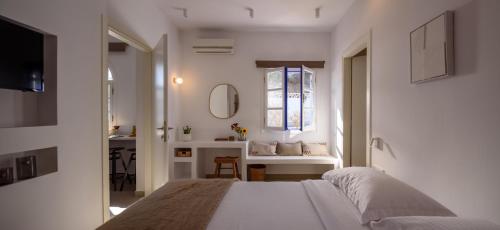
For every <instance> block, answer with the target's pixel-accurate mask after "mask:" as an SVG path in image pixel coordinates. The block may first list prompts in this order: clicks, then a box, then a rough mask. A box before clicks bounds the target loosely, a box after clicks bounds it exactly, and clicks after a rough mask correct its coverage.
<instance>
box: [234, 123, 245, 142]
mask: <svg viewBox="0 0 500 230" xmlns="http://www.w3.org/2000/svg"><path fill="white" fill-rule="evenodd" d="M231 130H233V131H235V132H236V133H237V134H238V140H239V141H246V140H247V134H248V129H247V128H244V127H240V124H238V123H234V124H232V125H231Z"/></svg>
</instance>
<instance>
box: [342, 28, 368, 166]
mask: <svg viewBox="0 0 500 230" xmlns="http://www.w3.org/2000/svg"><path fill="white" fill-rule="evenodd" d="M370 49H371V34H368V35H366V36H364V37H362V38H360V39H359V40H358V41H356V42H354V43H353V44H351V46H350V47H349V48H348V49H347V50H346V51H345V52H344V55H343V60H342V61H343V84H344V85H343V91H344V93H343V97H344V99H343V111H344V112H343V127H344V135H343V143H342V144H343V158H342V166H343V167H350V166H368V167H370V166H371V148H370V139H371V90H370V89H371V75H370V73H371V71H370V66H371V56H370Z"/></svg>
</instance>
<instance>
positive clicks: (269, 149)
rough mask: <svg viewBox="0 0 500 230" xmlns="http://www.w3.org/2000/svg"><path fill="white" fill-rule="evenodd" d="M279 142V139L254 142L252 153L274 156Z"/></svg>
mask: <svg viewBox="0 0 500 230" xmlns="http://www.w3.org/2000/svg"><path fill="white" fill-rule="evenodd" d="M277 144H278V142H277V141H274V142H272V143H265V142H255V141H254V142H252V151H251V154H252V155H257V156H274V155H276V145H277Z"/></svg>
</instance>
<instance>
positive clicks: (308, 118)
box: [304, 109, 314, 127]
mask: <svg viewBox="0 0 500 230" xmlns="http://www.w3.org/2000/svg"><path fill="white" fill-rule="evenodd" d="M313 124H314V109H304V127H308V126H312V125H313Z"/></svg>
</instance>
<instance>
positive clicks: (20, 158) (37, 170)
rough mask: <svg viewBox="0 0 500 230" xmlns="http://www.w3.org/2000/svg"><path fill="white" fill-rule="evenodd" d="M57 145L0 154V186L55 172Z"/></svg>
mask: <svg viewBox="0 0 500 230" xmlns="http://www.w3.org/2000/svg"><path fill="white" fill-rule="evenodd" d="M57 168H58V166H57V147H50V148H43V149H36V150H30V151H24V152H17V153H10V154H3V155H0V186H6V185H10V184H14V183H17V182H22V181H25V180H29V179H33V178H36V177H40V176H43V175H47V174H50V173H54V172H57Z"/></svg>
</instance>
